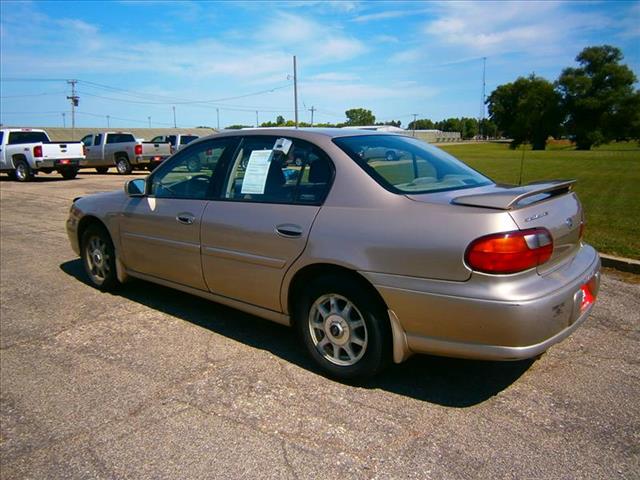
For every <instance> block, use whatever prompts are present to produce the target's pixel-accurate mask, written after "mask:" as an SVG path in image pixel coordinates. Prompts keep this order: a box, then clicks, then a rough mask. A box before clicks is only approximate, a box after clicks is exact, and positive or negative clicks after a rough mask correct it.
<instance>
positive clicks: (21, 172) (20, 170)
mask: <svg viewBox="0 0 640 480" xmlns="http://www.w3.org/2000/svg"><path fill="white" fill-rule="evenodd" d="M16 176H17V177H18V178H19V179H20V180H23V179H24V178H26V176H27V169H26V168H25V167H24V164H22V163H21V164H20V165H18V167H17V168H16Z"/></svg>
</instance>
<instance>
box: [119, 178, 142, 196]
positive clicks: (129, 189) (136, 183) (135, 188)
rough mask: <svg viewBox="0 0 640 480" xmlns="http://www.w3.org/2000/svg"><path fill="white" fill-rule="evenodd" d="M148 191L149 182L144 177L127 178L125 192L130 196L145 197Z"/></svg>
mask: <svg viewBox="0 0 640 480" xmlns="http://www.w3.org/2000/svg"><path fill="white" fill-rule="evenodd" d="M146 192H147V182H146V181H145V179H144V178H134V179H133V180H127V181H126V183H125V184H124V193H126V194H127V195H129V196H130V197H144V196H145V194H146Z"/></svg>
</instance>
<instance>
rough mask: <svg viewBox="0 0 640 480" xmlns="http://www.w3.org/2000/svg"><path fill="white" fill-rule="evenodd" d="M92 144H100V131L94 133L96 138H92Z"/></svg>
mask: <svg viewBox="0 0 640 480" xmlns="http://www.w3.org/2000/svg"><path fill="white" fill-rule="evenodd" d="M93 144H94V145H102V134H101V133H99V134H98V135H96V138H94V140H93Z"/></svg>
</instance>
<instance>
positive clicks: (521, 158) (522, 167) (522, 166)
mask: <svg viewBox="0 0 640 480" xmlns="http://www.w3.org/2000/svg"><path fill="white" fill-rule="evenodd" d="M524 151H525V150H524V142H522V157H520V178H519V179H518V186H520V185H522V170H523V169H524Z"/></svg>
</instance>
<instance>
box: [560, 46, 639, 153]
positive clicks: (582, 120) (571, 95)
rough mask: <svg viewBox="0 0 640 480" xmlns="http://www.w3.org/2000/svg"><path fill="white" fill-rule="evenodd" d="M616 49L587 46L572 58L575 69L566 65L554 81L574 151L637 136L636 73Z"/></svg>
mask: <svg viewBox="0 0 640 480" xmlns="http://www.w3.org/2000/svg"><path fill="white" fill-rule="evenodd" d="M623 58H624V57H623V55H622V52H621V51H620V49H619V48H616V47H612V46H610V45H603V46H598V47H587V48H585V49H584V50H582V52H580V53H579V54H578V56H577V57H576V61H577V62H578V63H579V64H580V67H579V68H566V69H565V70H564V71H563V72H562V74H561V75H560V78H559V79H558V82H557V87H558V91H559V92H560V94H561V95H562V105H563V107H564V111H565V113H566V115H567V122H566V127H567V131H568V132H569V134H571V135H573V136H575V141H576V146H577V148H578V150H589V149H591V147H592V146H593V145H599V144H600V143H604V142H609V141H611V140H614V139H617V138H638V137H639V136H640V134H639V132H638V129H639V127H638V124H639V123H640V93H639V92H638V90H634V88H633V85H634V83H635V81H636V76H635V75H634V73H633V72H632V71H631V69H630V68H629V67H627V66H626V65H621V64H620V62H621V61H622V59H623Z"/></svg>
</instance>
